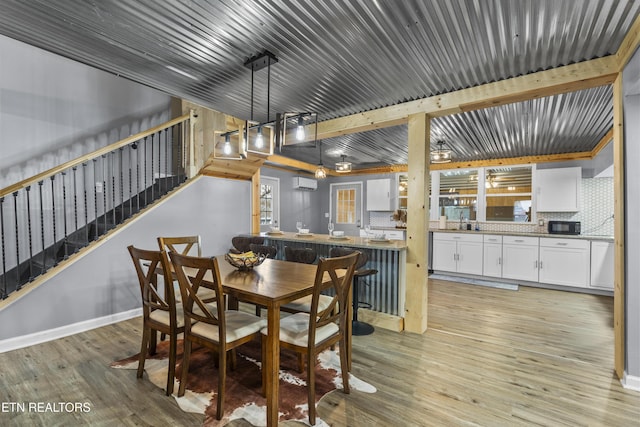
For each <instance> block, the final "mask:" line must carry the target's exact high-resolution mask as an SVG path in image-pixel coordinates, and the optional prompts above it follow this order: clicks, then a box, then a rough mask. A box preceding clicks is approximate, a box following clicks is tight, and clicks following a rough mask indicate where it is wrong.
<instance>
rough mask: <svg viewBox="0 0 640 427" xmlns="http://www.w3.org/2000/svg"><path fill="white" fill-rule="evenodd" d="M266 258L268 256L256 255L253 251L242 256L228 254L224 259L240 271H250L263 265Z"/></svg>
mask: <svg viewBox="0 0 640 427" xmlns="http://www.w3.org/2000/svg"><path fill="white" fill-rule="evenodd" d="M266 258H267V256H266V255H265V254H256V253H253V252H251V251H249V252H243V253H241V254H232V253H228V254H225V255H224V259H226V260H227V262H228V263H229V264H231V265H232V266H234V267H235V268H237V269H238V270H240V271H249V270H251V269H252V268H253V267H255V266H257V265H260V264H262V262H263V261H264V260H265V259H266Z"/></svg>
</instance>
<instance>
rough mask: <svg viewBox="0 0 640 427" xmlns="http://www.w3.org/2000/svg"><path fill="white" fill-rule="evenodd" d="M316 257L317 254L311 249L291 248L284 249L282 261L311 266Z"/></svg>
mask: <svg viewBox="0 0 640 427" xmlns="http://www.w3.org/2000/svg"><path fill="white" fill-rule="evenodd" d="M317 257H318V254H317V253H316V251H314V250H313V249H311V248H292V247H291V246H285V247H284V259H285V260H286V261H293V262H301V263H304V264H313V263H314V262H315V260H316V258H317Z"/></svg>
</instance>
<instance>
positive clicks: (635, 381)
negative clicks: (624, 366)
mask: <svg viewBox="0 0 640 427" xmlns="http://www.w3.org/2000/svg"><path fill="white" fill-rule="evenodd" d="M622 387H624V388H627V389H629V390H635V391H640V377H636V376H634V375H628V374H627V373H626V372H625V373H624V378H623V379H622Z"/></svg>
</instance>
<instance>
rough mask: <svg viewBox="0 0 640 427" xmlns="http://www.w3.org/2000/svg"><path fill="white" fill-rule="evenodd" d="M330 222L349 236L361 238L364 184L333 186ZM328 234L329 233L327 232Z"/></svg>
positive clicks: (352, 183)
mask: <svg viewBox="0 0 640 427" xmlns="http://www.w3.org/2000/svg"><path fill="white" fill-rule="evenodd" d="M330 192H331V200H330V204H331V209H330V210H329V212H330V214H329V215H330V217H329V221H331V222H333V223H334V224H335V230H338V231H344V234H345V235H347V236H359V235H360V227H361V226H362V182H346V183H341V184H331V185H330ZM327 233H328V231H327Z"/></svg>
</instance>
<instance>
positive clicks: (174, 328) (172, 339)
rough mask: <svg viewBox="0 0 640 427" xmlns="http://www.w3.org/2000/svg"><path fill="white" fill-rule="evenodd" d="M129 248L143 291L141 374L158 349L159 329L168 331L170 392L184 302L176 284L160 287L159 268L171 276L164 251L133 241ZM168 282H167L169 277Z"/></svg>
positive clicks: (139, 373) (168, 380) (182, 323)
mask: <svg viewBox="0 0 640 427" xmlns="http://www.w3.org/2000/svg"><path fill="white" fill-rule="evenodd" d="M127 249H128V250H129V254H130V255H131V259H132V260H133V265H134V266H135V269H136V273H137V275H138V282H139V284H140V292H141V295H142V345H141V347H140V357H139V360H138V373H137V377H138V378H142V374H143V372H144V362H145V359H146V356H147V353H148V354H149V355H154V354H155V353H156V342H157V332H160V333H162V334H166V335H168V336H169V369H168V372H167V389H166V394H167V396H170V395H171V394H172V393H173V383H174V378H175V372H176V348H177V340H178V335H179V334H181V333H183V332H184V315H183V309H182V305H181V304H179V303H176V298H175V293H174V290H173V286H166V285H165V286H164V287H165V291H164V292H159V291H158V280H157V277H158V274H157V272H158V269H162V270H163V277H165V278H166V277H171V276H170V274H171V269H170V267H169V260H168V259H167V254H166V252H164V251H150V250H144V249H138V248H135V247H134V246H133V245H130V246H129V247H128V248H127ZM167 274H169V276H167ZM165 283H167V281H166V280H165ZM169 283H171V282H169Z"/></svg>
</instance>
